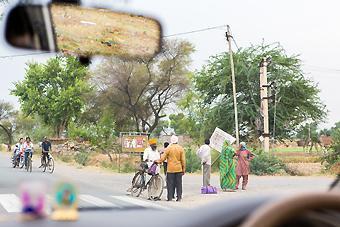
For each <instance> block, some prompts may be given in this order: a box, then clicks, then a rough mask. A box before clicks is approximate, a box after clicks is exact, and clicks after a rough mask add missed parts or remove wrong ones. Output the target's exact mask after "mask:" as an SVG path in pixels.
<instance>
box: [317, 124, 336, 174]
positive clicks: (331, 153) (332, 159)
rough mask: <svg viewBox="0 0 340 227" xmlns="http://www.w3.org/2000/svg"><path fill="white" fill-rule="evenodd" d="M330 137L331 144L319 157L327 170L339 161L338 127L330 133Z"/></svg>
mask: <svg viewBox="0 0 340 227" xmlns="http://www.w3.org/2000/svg"><path fill="white" fill-rule="evenodd" d="M332 139H333V143H332V145H331V146H330V148H329V149H328V150H327V152H326V154H324V155H323V157H322V158H321V159H322V161H321V164H325V166H326V169H327V170H329V169H331V168H333V167H334V166H337V165H339V163H340V129H336V130H335V131H334V132H333V133H332Z"/></svg>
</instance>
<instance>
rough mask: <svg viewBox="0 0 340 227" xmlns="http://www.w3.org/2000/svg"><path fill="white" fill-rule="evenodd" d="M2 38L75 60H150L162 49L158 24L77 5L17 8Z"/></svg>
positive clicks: (20, 46)
mask: <svg viewBox="0 0 340 227" xmlns="http://www.w3.org/2000/svg"><path fill="white" fill-rule="evenodd" d="M5 21H6V22H5V23H6V28H5V37H6V40H7V42H8V43H9V44H10V45H12V46H14V47H18V48H25V49H32V50H43V51H51V52H56V51H60V52H62V53H64V54H70V55H77V56H86V57H90V56H94V55H105V56H110V55H115V56H118V57H124V58H137V57H152V56H154V55H155V54H157V53H158V52H159V50H160V47H161V26H160V24H159V23H158V21H156V20H154V19H151V18H147V17H143V16H137V15H131V14H129V13H121V12H113V11H111V10H108V9H99V8H83V7H81V6H79V5H70V4H50V5H46V6H43V5H23V4H20V5H17V6H16V7H15V8H13V9H12V10H11V11H10V12H9V15H8V16H7V17H6V20H5Z"/></svg>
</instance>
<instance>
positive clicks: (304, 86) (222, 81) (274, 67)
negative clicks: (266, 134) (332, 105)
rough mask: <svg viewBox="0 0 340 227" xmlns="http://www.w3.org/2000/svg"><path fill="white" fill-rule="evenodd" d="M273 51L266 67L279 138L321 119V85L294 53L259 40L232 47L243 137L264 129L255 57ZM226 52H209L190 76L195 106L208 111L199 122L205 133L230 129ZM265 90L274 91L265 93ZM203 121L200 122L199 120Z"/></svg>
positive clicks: (271, 113) (258, 58)
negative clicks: (306, 72)
mask: <svg viewBox="0 0 340 227" xmlns="http://www.w3.org/2000/svg"><path fill="white" fill-rule="evenodd" d="M268 55H269V56H271V57H272V64H271V65H270V66H269V67H268V82H269V83H271V82H275V83H276V86H277V91H276V98H275V99H274V100H275V101H276V114H275V118H276V119H275V120H276V125H275V126H276V129H275V136H276V138H278V139H283V138H290V137H291V136H292V135H293V134H295V133H296V131H297V130H298V129H299V127H301V125H302V124H303V123H304V122H306V121H307V120H309V121H313V122H320V121H322V120H323V118H324V117H325V115H326V110H325V106H324V105H323V104H322V102H321V101H320V98H319V89H318V88H317V87H316V85H315V84H314V83H313V81H312V80H310V79H308V78H306V77H305V76H304V74H303V71H302V69H301V65H300V60H299V58H298V56H288V55H287V54H286V52H285V50H284V49H283V47H282V46H280V45H279V44H271V45H264V44H262V45H258V46H251V47H248V48H245V49H241V50H239V51H237V52H236V53H234V63H235V74H236V83H237V85H236V87H237V103H238V110H239V128H240V135H241V138H243V139H248V140H251V139H252V140H255V139H256V138H257V137H258V136H259V133H258V132H259V131H260V130H261V129H262V126H261V125H262V122H261V119H262V117H261V114H260V95H259V92H260V88H259V63H260V61H261V59H262V58H263V57H265V56H268ZM228 62H229V55H228V54H227V53H222V54H219V55H216V56H212V57H211V58H210V60H209V63H208V64H207V65H205V66H204V67H203V69H202V70H200V71H198V72H196V73H195V74H194V76H193V80H194V90H193V91H194V92H195V93H196V96H197V97H199V99H200V102H199V104H197V102H196V103H193V104H192V105H191V108H192V106H196V108H195V109H196V111H201V110H202V109H204V110H205V111H206V112H205V114H204V115H200V117H203V120H198V119H197V118H196V121H197V122H200V124H201V126H202V127H201V129H202V130H203V131H204V134H206V135H207V134H210V133H211V132H212V131H213V130H214V128H215V127H216V126H218V127H220V128H222V129H224V130H226V131H228V132H231V133H232V132H234V106H233V99H232V98H233V97H232V94H233V93H232V85H231V78H230V71H231V70H230V64H229V63H228ZM269 95H273V93H272V94H269ZM274 100H271V101H270V109H269V116H270V131H271V132H273V125H274V124H273V123H274V122H273V121H274V113H275V109H274V107H275V105H274V104H275V103H274ZM202 121H203V122H202Z"/></svg>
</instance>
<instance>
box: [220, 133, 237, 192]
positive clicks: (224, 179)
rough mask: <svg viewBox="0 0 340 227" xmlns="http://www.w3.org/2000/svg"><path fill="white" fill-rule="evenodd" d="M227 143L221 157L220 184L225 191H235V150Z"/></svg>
mask: <svg viewBox="0 0 340 227" xmlns="http://www.w3.org/2000/svg"><path fill="white" fill-rule="evenodd" d="M229 143H230V142H229V141H227V140H226V141H225V142H224V144H223V147H222V150H221V156H220V184H221V189H222V190H223V191H234V190H235V186H236V173H235V162H234V156H235V150H234V148H233V147H232V146H231V145H230V144H229Z"/></svg>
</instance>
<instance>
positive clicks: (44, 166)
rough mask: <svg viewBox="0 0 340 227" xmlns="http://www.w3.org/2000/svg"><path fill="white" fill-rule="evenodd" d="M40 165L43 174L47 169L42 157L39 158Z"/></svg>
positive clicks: (44, 158) (44, 159)
mask: <svg viewBox="0 0 340 227" xmlns="http://www.w3.org/2000/svg"><path fill="white" fill-rule="evenodd" d="M40 163H41V165H42V171H43V172H45V171H46V168H47V164H46V157H45V156H44V155H43V156H42V157H41V159H40Z"/></svg>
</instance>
